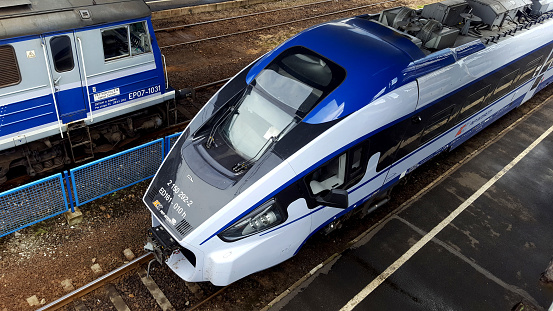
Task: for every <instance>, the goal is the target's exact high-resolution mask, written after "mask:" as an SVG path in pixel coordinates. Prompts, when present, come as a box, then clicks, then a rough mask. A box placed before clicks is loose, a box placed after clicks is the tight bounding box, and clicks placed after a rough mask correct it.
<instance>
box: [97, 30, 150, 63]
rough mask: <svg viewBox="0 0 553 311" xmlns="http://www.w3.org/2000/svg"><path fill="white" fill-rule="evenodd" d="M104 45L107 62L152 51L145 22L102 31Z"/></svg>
mask: <svg viewBox="0 0 553 311" xmlns="http://www.w3.org/2000/svg"><path fill="white" fill-rule="evenodd" d="M102 45H103V47H104V59H105V60H106V61H110V60H115V59H119V58H124V57H130V56H133V55H140V54H143V53H148V52H151V51H152V46H151V42H150V36H149V35H148V31H147V28H146V25H145V23H144V22H137V23H133V24H130V25H126V26H121V27H117V28H110V29H104V30H102Z"/></svg>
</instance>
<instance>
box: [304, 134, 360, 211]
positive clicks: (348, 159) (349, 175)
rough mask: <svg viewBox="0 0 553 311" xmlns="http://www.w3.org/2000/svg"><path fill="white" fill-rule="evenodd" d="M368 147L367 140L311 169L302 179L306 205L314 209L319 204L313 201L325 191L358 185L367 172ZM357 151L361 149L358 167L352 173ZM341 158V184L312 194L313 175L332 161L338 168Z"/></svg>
mask: <svg viewBox="0 0 553 311" xmlns="http://www.w3.org/2000/svg"><path fill="white" fill-rule="evenodd" d="M369 146H370V143H369V141H368V140H367V141H364V142H362V143H360V144H357V145H355V146H353V147H351V148H349V149H348V150H346V151H344V152H341V153H340V154H338V155H336V156H334V157H332V158H331V159H329V160H328V161H326V162H324V163H323V164H321V165H319V166H318V167H317V168H315V169H313V170H312V171H311V172H309V173H308V174H307V175H306V176H305V177H303V179H302V180H303V182H302V184H303V186H304V187H305V189H306V193H307V196H306V199H307V201H308V202H309V204H308V205H309V207H310V208H314V207H316V206H318V205H320V204H319V203H317V202H316V201H315V199H316V198H317V197H320V196H324V194H325V193H326V191H330V190H331V189H346V190H347V189H349V188H351V187H352V186H354V185H355V184H357V183H359V181H360V180H361V179H362V178H363V176H365V173H366V171H367V165H368V159H369V157H368V155H369ZM359 149H361V157H360V167H359V169H357V170H356V171H355V172H353V170H352V164H353V159H354V155H355V152H356V151H357V150H359ZM343 156H345V165H344V180H343V182H342V183H341V184H340V185H338V186H336V187H333V188H331V189H324V190H322V191H319V192H317V193H313V189H312V187H311V185H310V183H311V181H312V180H313V178H312V176H313V175H314V174H315V173H317V172H318V171H320V170H321V169H322V168H324V167H325V166H326V165H329V164H330V163H332V162H334V161H336V163H337V165H338V166H339V165H340V158H341V157H343ZM338 169H339V167H338Z"/></svg>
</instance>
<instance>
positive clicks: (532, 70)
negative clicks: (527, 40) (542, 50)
mask: <svg viewBox="0 0 553 311" xmlns="http://www.w3.org/2000/svg"><path fill="white" fill-rule="evenodd" d="M542 59H543V57H542V56H540V57H538V58H537V59H535V60H533V61H531V62H530V63H528V65H527V66H526V69H525V70H524V72H523V73H522V74H521V75H520V78H518V81H517V84H518V85H520V84H522V83H524V82H526V81H528V80H530V79H531V78H533V77H534V76H535V74H536V73H537V71H538V70H539V69H540V68H538V66H539V65H540V64H541V62H542Z"/></svg>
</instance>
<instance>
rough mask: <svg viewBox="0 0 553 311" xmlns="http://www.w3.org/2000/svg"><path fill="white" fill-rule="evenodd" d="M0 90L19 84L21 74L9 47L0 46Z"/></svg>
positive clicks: (12, 51)
mask: <svg viewBox="0 0 553 311" xmlns="http://www.w3.org/2000/svg"><path fill="white" fill-rule="evenodd" d="M0 72H1V73H2V74H1V75H0V88H1V87H7V86H12V85H16V84H19V82H21V74H20V73H19V65H18V64H17V58H16V57H15V51H14V49H13V47H12V46H11V45H1V46H0Z"/></svg>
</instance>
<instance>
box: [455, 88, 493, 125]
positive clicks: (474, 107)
mask: <svg viewBox="0 0 553 311" xmlns="http://www.w3.org/2000/svg"><path fill="white" fill-rule="evenodd" d="M490 88H491V86H490V85H487V86H485V87H483V88H482V89H480V90H478V91H476V92H474V93H473V94H471V95H470V96H469V97H468V98H467V102H466V104H465V105H464V106H463V107H462V108H461V111H459V114H458V115H457V122H460V121H462V120H464V119H466V118H468V117H470V116H472V115H473V114H475V113H476V112H477V111H479V110H480V109H482V108H483V107H482V104H483V103H484V101H485V100H486V96H487V95H488V92H489V91H490Z"/></svg>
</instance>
